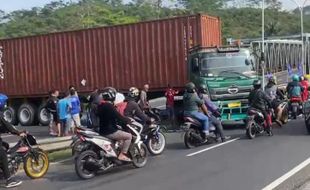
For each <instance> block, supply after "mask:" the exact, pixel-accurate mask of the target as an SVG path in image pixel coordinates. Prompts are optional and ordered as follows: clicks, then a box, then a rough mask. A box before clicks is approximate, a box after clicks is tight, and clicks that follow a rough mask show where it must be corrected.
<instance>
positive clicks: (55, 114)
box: [51, 113, 60, 124]
mask: <svg viewBox="0 0 310 190" xmlns="http://www.w3.org/2000/svg"><path fill="white" fill-rule="evenodd" d="M51 116H52V118H51V120H52V121H53V122H55V123H56V124H58V123H60V121H59V117H58V114H57V113H51Z"/></svg>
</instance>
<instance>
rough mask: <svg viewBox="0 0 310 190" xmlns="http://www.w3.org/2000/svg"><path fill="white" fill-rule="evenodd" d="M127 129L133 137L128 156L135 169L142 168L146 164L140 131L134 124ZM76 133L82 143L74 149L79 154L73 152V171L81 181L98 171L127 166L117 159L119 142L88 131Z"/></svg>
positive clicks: (144, 148)
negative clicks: (74, 156)
mask: <svg viewBox="0 0 310 190" xmlns="http://www.w3.org/2000/svg"><path fill="white" fill-rule="evenodd" d="M127 127H128V129H129V131H130V132H131V134H132V135H133V139H132V143H131V145H130V148H129V151H128V156H129V157H130V158H131V159H132V164H133V165H134V166H135V167H137V168H141V167H144V166H145V165H146V163H147V147H146V146H145V145H144V144H143V142H142V140H141V136H140V131H142V129H141V128H139V124H138V123H135V122H133V123H132V124H131V125H127ZM77 133H78V135H79V138H80V140H81V141H82V142H80V143H79V145H78V146H77V147H76V150H78V151H79V152H75V155H76V158H75V171H76V173H77V175H78V176H79V177H80V178H81V179H90V178H93V177H95V175H96V174H97V173H98V172H99V171H107V170H108V169H110V168H113V167H116V166H118V165H124V164H128V163H126V162H122V161H120V160H118V159H117V157H118V155H119V153H120V151H121V145H120V143H119V142H117V141H113V140H110V139H108V138H105V137H103V136H100V135H99V134H98V133H96V132H93V131H90V130H77Z"/></svg>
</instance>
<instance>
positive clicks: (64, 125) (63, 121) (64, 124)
mask: <svg viewBox="0 0 310 190" xmlns="http://www.w3.org/2000/svg"><path fill="white" fill-rule="evenodd" d="M60 125H61V128H62V131H63V132H64V134H68V132H69V130H70V121H69V120H68V119H60Z"/></svg>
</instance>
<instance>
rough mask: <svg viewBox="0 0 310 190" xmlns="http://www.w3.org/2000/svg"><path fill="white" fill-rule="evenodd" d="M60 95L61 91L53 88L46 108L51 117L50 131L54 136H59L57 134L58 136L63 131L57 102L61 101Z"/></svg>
mask: <svg viewBox="0 0 310 190" xmlns="http://www.w3.org/2000/svg"><path fill="white" fill-rule="evenodd" d="M58 96H59V91H58V90H52V91H51V92H50V97H49V99H48V100H47V102H46V109H47V111H48V113H49V117H50V124H49V131H50V135H52V136H57V134H58V136H60V132H61V126H60V122H59V117H58V114H57V104H58V101H59V100H58ZM54 126H56V127H57V132H56V130H55V129H54Z"/></svg>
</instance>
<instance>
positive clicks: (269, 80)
mask: <svg viewBox="0 0 310 190" xmlns="http://www.w3.org/2000/svg"><path fill="white" fill-rule="evenodd" d="M276 81H277V79H276V77H275V76H271V77H270V78H269V79H268V82H270V83H273V84H276Z"/></svg>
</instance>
